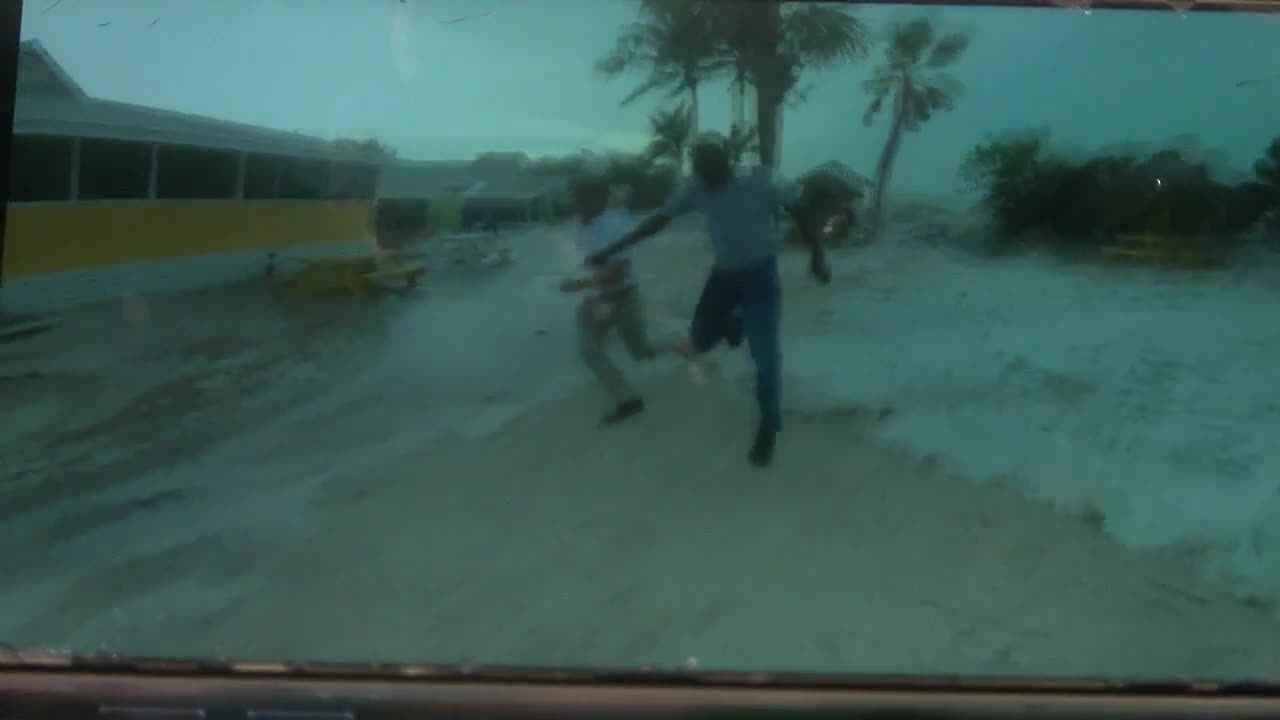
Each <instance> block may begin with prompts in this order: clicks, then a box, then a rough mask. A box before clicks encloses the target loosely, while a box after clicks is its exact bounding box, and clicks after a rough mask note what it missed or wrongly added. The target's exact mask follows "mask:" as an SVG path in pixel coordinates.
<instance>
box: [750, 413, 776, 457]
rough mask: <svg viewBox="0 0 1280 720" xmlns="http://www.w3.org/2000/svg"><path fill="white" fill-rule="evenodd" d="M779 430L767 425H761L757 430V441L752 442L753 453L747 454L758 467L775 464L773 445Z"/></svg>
mask: <svg viewBox="0 0 1280 720" xmlns="http://www.w3.org/2000/svg"><path fill="white" fill-rule="evenodd" d="M777 437H778V432H777V431H776V430H774V429H772V428H770V427H768V426H766V425H763V424H762V425H760V428H759V429H758V430H756V439H755V442H753V443H752V444H751V453H750V454H749V455H747V459H748V460H749V461H751V464H752V465H755V466H756V467H769V466H770V465H772V464H773V447H774V445H775V443H776V441H777Z"/></svg>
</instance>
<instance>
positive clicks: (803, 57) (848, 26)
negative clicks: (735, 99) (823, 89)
mask: <svg viewBox="0 0 1280 720" xmlns="http://www.w3.org/2000/svg"><path fill="white" fill-rule="evenodd" d="M711 7H712V8H713V10H714V15H715V25H716V29H717V37H718V39H719V43H718V44H719V48H720V56H721V58H722V61H721V63H720V64H719V65H718V66H717V68H716V69H717V72H723V71H724V70H726V69H732V70H733V72H734V78H735V80H736V81H739V82H741V81H742V80H748V81H750V83H751V85H752V86H754V87H755V90H756V128H757V130H758V132H759V135H760V161H761V163H762V164H764V165H767V166H769V167H777V165H778V163H779V161H780V160H781V150H782V124H781V121H782V108H783V106H784V105H785V104H786V103H787V102H788V101H793V102H799V101H801V100H803V96H802V94H801V93H800V92H799V84H800V79H801V77H803V75H804V71H805V70H806V69H809V68H812V67H819V66H823V65H830V64H833V63H837V62H846V61H850V60H854V59H856V58H859V57H863V56H865V55H866V54H867V50H868V48H869V47H870V33H869V32H868V31H867V28H866V26H865V25H864V24H863V23H862V21H860V20H858V19H857V18H855V17H853V16H852V15H850V14H849V13H848V12H846V11H845V10H844V9H843V8H842V7H839V6H831V5H821V4H816V3H805V4H802V5H799V6H798V7H787V8H785V9H784V8H783V6H782V2H781V0H761V1H758V2H733V1H732V0H721V1H720V2H714V3H712V5H711ZM744 87H745V85H744Z"/></svg>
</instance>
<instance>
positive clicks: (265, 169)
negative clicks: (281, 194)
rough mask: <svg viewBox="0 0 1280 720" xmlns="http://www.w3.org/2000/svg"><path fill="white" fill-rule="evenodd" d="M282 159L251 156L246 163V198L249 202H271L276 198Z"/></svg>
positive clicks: (270, 156) (246, 159)
mask: <svg viewBox="0 0 1280 720" xmlns="http://www.w3.org/2000/svg"><path fill="white" fill-rule="evenodd" d="M279 161H280V158H277V157H275V156H273V155H250V156H249V157H247V158H245V162H244V197H245V199H247V200H271V199H274V198H275V196H276V173H277V170H278V168H279Z"/></svg>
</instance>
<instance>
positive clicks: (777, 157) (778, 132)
mask: <svg viewBox="0 0 1280 720" xmlns="http://www.w3.org/2000/svg"><path fill="white" fill-rule="evenodd" d="M782 106H783V103H778V107H777V109H775V110H774V111H773V112H774V115H775V116H776V119H775V120H774V121H773V123H774V125H773V132H774V135H773V165H771V166H770V167H774V168H781V167H782V138H783V132H782V120H783V114H782Z"/></svg>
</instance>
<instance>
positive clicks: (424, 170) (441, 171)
mask: <svg viewBox="0 0 1280 720" xmlns="http://www.w3.org/2000/svg"><path fill="white" fill-rule="evenodd" d="M477 165H478V167H477ZM567 185H568V178H565V177H559V176H551V175H535V174H533V173H529V172H527V171H522V170H519V169H508V168H497V167H485V164H484V163H475V162H473V161H469V160H466V161H439V162H423V161H407V160H393V161H391V162H389V163H387V164H386V165H384V166H383V168H382V176H381V178H380V180H379V185H378V197H383V198H426V197H432V196H438V195H456V196H458V197H461V198H465V199H474V200H532V199H533V198H536V197H539V196H542V195H547V194H550V193H555V192H558V191H559V190H562V189H564V188H565V187H566V186H567Z"/></svg>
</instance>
